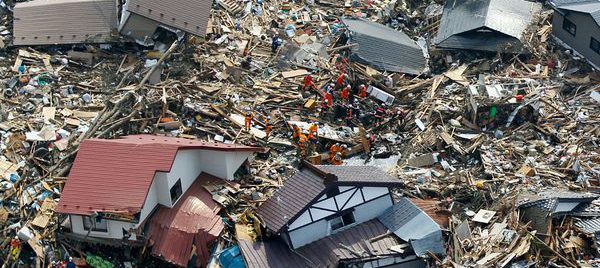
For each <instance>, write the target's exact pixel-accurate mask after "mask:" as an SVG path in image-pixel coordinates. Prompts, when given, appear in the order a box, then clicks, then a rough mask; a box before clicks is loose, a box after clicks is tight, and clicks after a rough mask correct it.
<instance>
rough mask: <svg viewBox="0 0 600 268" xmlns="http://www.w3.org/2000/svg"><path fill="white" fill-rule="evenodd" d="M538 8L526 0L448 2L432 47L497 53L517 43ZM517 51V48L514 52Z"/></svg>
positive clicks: (455, 0) (536, 4)
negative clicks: (434, 45) (504, 47)
mask: <svg viewBox="0 0 600 268" xmlns="http://www.w3.org/2000/svg"><path fill="white" fill-rule="evenodd" d="M540 10H541V4H539V3H535V2H529V1H525V0H448V1H446V4H445V6H444V12H443V15H442V19H441V21H440V27H439V29H438V34H437V36H436V38H435V40H434V43H435V44H436V45H437V46H438V47H442V48H456V49H474V50H485V51H498V50H499V49H501V48H502V47H503V46H505V45H506V44H507V43H508V44H512V45H513V46H520V45H521V44H520V41H519V39H520V38H521V35H522V34H523V32H524V31H525V29H526V28H527V27H528V26H529V25H530V24H531V23H532V21H533V18H534V15H535V14H536V13H538V12H539V11H540ZM515 49H516V48H515Z"/></svg>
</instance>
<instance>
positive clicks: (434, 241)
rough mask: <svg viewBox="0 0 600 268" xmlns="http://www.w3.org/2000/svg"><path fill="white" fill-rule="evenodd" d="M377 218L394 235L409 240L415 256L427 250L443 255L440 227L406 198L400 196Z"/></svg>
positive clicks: (423, 254) (421, 254)
mask: <svg viewBox="0 0 600 268" xmlns="http://www.w3.org/2000/svg"><path fill="white" fill-rule="evenodd" d="M378 219H379V221H381V223H383V225H385V227H387V228H388V229H389V230H390V231H392V232H393V233H394V234H395V235H396V236H398V237H399V238H401V239H402V240H404V241H408V242H410V243H411V245H412V247H413V249H414V251H415V253H416V254H417V256H420V257H423V256H426V255H427V252H428V251H430V252H432V253H435V254H439V255H445V250H444V239H443V237H442V229H441V228H440V226H439V225H438V224H437V223H436V222H435V221H434V220H433V219H432V218H431V217H429V215H427V214H426V213H425V212H423V211H422V210H421V209H419V207H417V206H416V205H415V204H413V203H412V202H411V201H410V200H409V199H408V198H401V199H400V200H399V201H398V202H397V203H395V204H394V205H393V206H391V207H390V208H388V209H387V210H386V211H384V212H383V214H381V215H380V216H379V217H378Z"/></svg>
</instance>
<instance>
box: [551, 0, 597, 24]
mask: <svg viewBox="0 0 600 268" xmlns="http://www.w3.org/2000/svg"><path fill="white" fill-rule="evenodd" d="M556 7H557V8H559V9H563V10H569V11H575V12H581V13H585V14H590V16H592V18H593V19H594V21H596V24H598V25H599V26H600V1H589V0H588V1H582V2H569V1H565V2H564V3H556Z"/></svg>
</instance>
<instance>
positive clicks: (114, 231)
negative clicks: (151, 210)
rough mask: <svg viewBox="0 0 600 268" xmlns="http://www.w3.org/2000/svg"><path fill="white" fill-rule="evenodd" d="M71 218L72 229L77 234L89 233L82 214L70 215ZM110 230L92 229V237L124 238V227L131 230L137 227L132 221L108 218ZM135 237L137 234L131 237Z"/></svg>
mask: <svg viewBox="0 0 600 268" xmlns="http://www.w3.org/2000/svg"><path fill="white" fill-rule="evenodd" d="M70 218H71V230H72V232H73V233H75V234H79V235H87V233H88V231H87V230H85V229H84V228H83V218H82V217H81V216H80V215H70ZM107 227H108V228H107V229H108V232H106V233H105V232H95V231H91V232H90V235H89V236H91V237H98V238H112V239H123V229H125V230H129V229H132V228H135V224H133V223H130V222H122V221H114V220H107ZM130 239H135V236H132V237H130Z"/></svg>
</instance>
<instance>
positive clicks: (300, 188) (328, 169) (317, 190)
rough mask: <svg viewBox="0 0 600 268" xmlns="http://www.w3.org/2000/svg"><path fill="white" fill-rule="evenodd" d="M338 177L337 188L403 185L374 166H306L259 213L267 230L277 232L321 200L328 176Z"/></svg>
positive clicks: (264, 204)
mask: <svg viewBox="0 0 600 268" xmlns="http://www.w3.org/2000/svg"><path fill="white" fill-rule="evenodd" d="M327 174H328V175H331V176H333V177H335V179H336V180H337V181H334V182H333V184H332V185H333V186H335V185H357V186H362V185H375V184H378V185H383V186H385V187H394V186H396V187H399V186H401V185H402V181H400V180H399V179H395V178H393V177H391V176H390V175H388V174H386V173H385V172H383V171H382V170H380V169H379V168H377V167H372V166H324V165H323V166H313V165H310V164H305V165H304V166H302V167H300V170H299V171H297V172H296V173H295V174H294V175H293V176H292V177H291V178H289V179H287V180H286V181H285V183H284V185H283V187H281V188H280V189H279V190H278V191H277V192H275V193H274V194H273V196H272V197H271V198H270V199H269V200H267V201H266V202H264V203H263V204H262V205H261V206H260V207H259V209H258V215H260V217H261V218H262V219H263V221H264V222H265V224H266V226H267V228H269V229H270V230H272V231H275V232H278V231H280V230H281V229H282V228H283V227H285V226H286V225H287V224H288V222H289V221H290V220H292V219H294V218H295V217H296V216H297V215H298V214H300V213H301V212H302V211H304V209H305V208H306V207H307V206H308V205H310V204H311V202H312V201H314V199H316V198H318V197H319V196H321V194H322V193H323V192H324V191H325V190H326V189H327V187H328V186H327V185H325V183H324V179H325V176H326V175H327Z"/></svg>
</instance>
